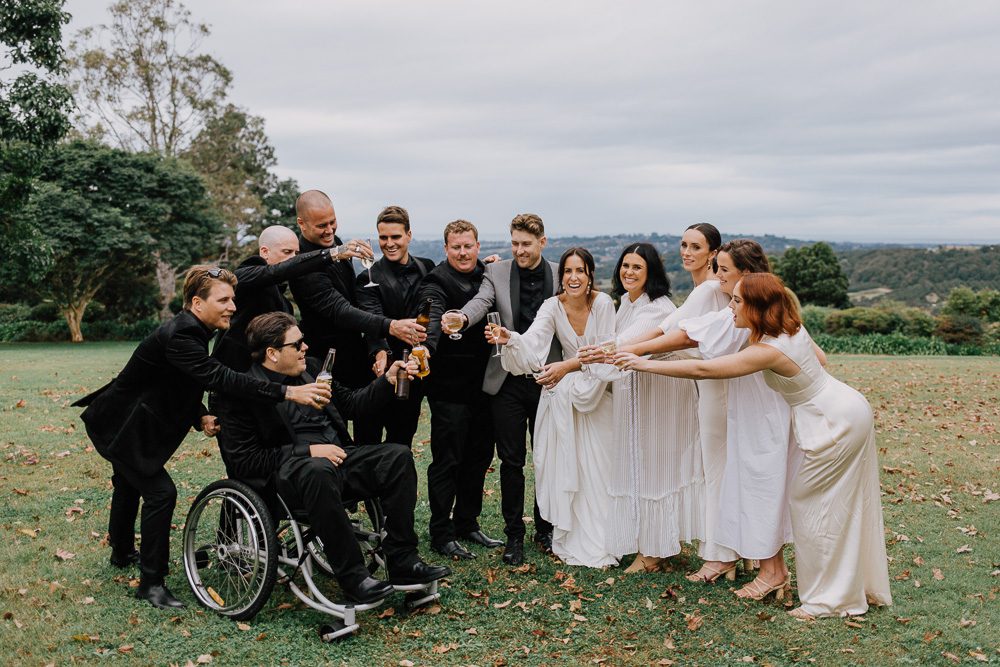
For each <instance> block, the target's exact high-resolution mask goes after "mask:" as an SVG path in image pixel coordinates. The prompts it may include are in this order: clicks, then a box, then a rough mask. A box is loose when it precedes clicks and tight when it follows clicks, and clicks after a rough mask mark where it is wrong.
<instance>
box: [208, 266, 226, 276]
mask: <svg viewBox="0 0 1000 667" xmlns="http://www.w3.org/2000/svg"><path fill="white" fill-rule="evenodd" d="M206 273H207V274H208V275H209V277H210V278H221V277H222V274H223V273H229V272H228V271H226V270H225V269H223V268H221V267H218V266H216V267H214V268H211V269H209V270H208V271H206Z"/></svg>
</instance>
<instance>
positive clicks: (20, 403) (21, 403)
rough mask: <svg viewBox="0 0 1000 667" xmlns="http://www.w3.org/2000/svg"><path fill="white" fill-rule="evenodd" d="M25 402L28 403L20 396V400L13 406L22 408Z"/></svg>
mask: <svg viewBox="0 0 1000 667" xmlns="http://www.w3.org/2000/svg"><path fill="white" fill-rule="evenodd" d="M27 404H28V402H27V401H26V400H24V399H23V398H22V399H21V400H19V401H18V402H17V403H15V404H14V407H15V408H23V407H24V406H26V405H27Z"/></svg>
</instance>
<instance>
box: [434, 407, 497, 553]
mask: <svg viewBox="0 0 1000 667" xmlns="http://www.w3.org/2000/svg"><path fill="white" fill-rule="evenodd" d="M479 394H480V395H479V396H477V397H476V398H475V400H474V401H473V402H472V403H453V402H450V401H444V400H440V399H437V398H430V399H428V403H429V404H430V408H431V464H430V465H429V466H428V467H427V499H428V502H429V504H430V507H431V520H430V526H429V529H430V534H431V544H433V545H441V544H444V543H445V542H450V541H452V540H454V539H455V538H456V537H457V536H459V535H468V534H469V533H471V532H474V531H477V530H479V514H480V513H481V512H482V511H483V485H484V484H485V481H486V471H487V470H488V469H489V467H490V463H491V462H492V461H493V444H494V442H495V436H494V434H493V420H492V418H491V415H490V409H489V401H488V400H487V397H486V395H485V394H482V393H481V392H479Z"/></svg>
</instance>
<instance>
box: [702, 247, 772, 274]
mask: <svg viewBox="0 0 1000 667" xmlns="http://www.w3.org/2000/svg"><path fill="white" fill-rule="evenodd" d="M719 252H724V253H726V254H727V255H729V256H730V257H732V258H733V266H735V267H736V270H737V271H739V272H740V273H770V272H771V263H770V262H769V261H768V259H767V253H765V252H764V248H762V247H761V245H760V244H759V243H757V242H756V241H754V240H753V239H733V240H732V241H726V242H725V243H723V244H722V245H721V246H719ZM716 256H718V254H716ZM712 263H713V264H714V265H715V266H714V267H713V268H714V269H715V270H716V271H718V270H719V264H718V261H717V260H716V259H714V258H713V259H712Z"/></svg>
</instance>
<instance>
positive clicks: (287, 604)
mask: <svg viewBox="0 0 1000 667" xmlns="http://www.w3.org/2000/svg"><path fill="white" fill-rule="evenodd" d="M294 607H295V605H293V604H292V603H291V602H282V603H281V604H279V605H278V611H285V610H286V609H293V608H294Z"/></svg>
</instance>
